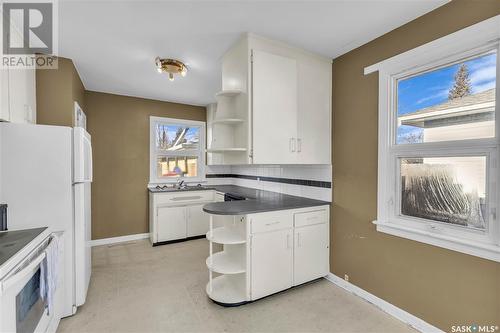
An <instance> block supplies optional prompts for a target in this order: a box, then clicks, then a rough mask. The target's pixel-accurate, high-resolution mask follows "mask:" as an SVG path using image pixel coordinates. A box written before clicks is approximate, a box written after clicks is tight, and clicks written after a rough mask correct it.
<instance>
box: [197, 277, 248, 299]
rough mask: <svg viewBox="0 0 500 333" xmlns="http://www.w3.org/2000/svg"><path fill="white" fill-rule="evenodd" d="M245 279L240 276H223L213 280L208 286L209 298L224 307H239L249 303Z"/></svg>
mask: <svg viewBox="0 0 500 333" xmlns="http://www.w3.org/2000/svg"><path fill="white" fill-rule="evenodd" d="M244 281H245V280H244V279H242V278H238V275H221V276H218V277H216V278H213V279H212V288H211V289H210V282H209V283H208V284H207V287H206V292H207V295H208V297H210V299H211V300H212V301H214V302H215V303H217V304H219V305H222V306H238V305H242V304H245V303H248V301H247V298H246V295H245V287H244Z"/></svg>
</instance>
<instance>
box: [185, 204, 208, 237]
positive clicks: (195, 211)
mask: <svg viewBox="0 0 500 333" xmlns="http://www.w3.org/2000/svg"><path fill="white" fill-rule="evenodd" d="M203 205H204V204H201V205H193V206H187V207H186V213H187V217H186V224H187V236H188V237H195V236H199V235H205V234H206V233H207V232H208V229H209V225H208V223H209V215H208V214H207V213H205V212H204V211H203Z"/></svg>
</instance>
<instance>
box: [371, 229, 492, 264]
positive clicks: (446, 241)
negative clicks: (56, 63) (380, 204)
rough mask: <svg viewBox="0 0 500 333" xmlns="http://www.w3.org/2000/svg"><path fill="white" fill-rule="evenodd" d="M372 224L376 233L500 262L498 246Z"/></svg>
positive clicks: (416, 230)
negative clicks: (375, 227) (375, 228)
mask: <svg viewBox="0 0 500 333" xmlns="http://www.w3.org/2000/svg"><path fill="white" fill-rule="evenodd" d="M373 224H375V225H376V226H377V231H379V232H383V233H386V234H389V235H393V236H398V237H402V238H407V239H411V240H414V241H417V242H421V243H426V244H430V245H434V246H438V247H442V248H445V249H448V250H453V251H457V252H461V253H465V254H469V255H472V256H476V257H480V258H484V259H488V260H492V261H496V262H500V246H498V245H494V244H483V243H478V242H474V241H468V240H464V239H460V238H456V237H450V236H447V235H441V234H435V233H432V232H426V231H422V230H418V229H414V228H409V227H404V226H401V225H398V224H395V223H390V222H382V221H373Z"/></svg>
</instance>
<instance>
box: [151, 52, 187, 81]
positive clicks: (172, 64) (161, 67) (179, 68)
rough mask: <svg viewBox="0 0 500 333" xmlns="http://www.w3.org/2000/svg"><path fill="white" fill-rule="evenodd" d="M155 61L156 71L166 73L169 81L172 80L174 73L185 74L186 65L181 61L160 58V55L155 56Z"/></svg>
mask: <svg viewBox="0 0 500 333" xmlns="http://www.w3.org/2000/svg"><path fill="white" fill-rule="evenodd" d="M155 63H156V69H157V70H158V73H168V79H169V80H170V81H173V80H174V74H180V75H181V76H186V74H187V71H188V68H187V66H186V65H185V64H184V63H183V62H182V61H179V60H176V59H161V58H160V57H156V59H155Z"/></svg>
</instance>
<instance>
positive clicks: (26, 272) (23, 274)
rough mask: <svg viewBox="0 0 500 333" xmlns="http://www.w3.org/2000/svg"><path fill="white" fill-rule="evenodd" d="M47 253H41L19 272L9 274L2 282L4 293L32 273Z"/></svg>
mask: <svg viewBox="0 0 500 333" xmlns="http://www.w3.org/2000/svg"><path fill="white" fill-rule="evenodd" d="M46 256H47V254H46V253H45V251H43V252H42V253H40V254H39V255H38V257H36V258H35V259H34V260H33V261H31V262H30V263H29V264H28V265H27V266H26V267H24V268H23V269H22V270H20V271H19V272H17V273H15V274H14V275H11V276H9V277H8V278H7V279H6V280H4V281H2V282H1V289H0V290H1V292H2V293H4V292H5V291H6V290H8V289H9V288H10V287H11V286H12V285H14V284H16V283H18V282H19V281H20V280H22V279H24V278H25V277H26V276H27V275H29V274H31V273H32V271H33V270H34V269H35V267H36V266H38V265H40V263H41V262H42V261H43V260H44V259H45V257H46Z"/></svg>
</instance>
